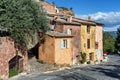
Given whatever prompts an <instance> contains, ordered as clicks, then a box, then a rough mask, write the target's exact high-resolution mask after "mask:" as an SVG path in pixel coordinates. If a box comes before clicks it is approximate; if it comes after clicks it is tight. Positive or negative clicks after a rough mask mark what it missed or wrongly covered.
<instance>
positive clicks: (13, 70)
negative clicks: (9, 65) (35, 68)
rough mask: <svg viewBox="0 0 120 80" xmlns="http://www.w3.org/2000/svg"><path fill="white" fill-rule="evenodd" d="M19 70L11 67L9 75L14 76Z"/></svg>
mask: <svg viewBox="0 0 120 80" xmlns="http://www.w3.org/2000/svg"><path fill="white" fill-rule="evenodd" d="M18 73H19V71H18V70H16V69H10V71H9V77H13V76H15V75H18Z"/></svg>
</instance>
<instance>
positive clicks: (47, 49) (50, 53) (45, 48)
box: [38, 36, 55, 64]
mask: <svg viewBox="0 0 120 80" xmlns="http://www.w3.org/2000/svg"><path fill="white" fill-rule="evenodd" d="M54 53H55V44H54V38H52V37H49V36H46V38H45V42H44V44H43V43H41V44H40V45H39V55H38V60H40V61H41V60H42V61H44V62H47V63H52V64H53V63H54Z"/></svg>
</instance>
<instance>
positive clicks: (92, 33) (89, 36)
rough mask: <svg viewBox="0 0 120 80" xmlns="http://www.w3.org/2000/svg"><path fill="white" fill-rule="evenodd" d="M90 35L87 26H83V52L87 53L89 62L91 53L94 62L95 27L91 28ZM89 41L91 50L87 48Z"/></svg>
mask: <svg viewBox="0 0 120 80" xmlns="http://www.w3.org/2000/svg"><path fill="white" fill-rule="evenodd" d="M90 27H91V28H90V34H88V33H87V25H81V35H80V37H81V51H82V52H85V53H87V58H86V59H87V61H88V60H89V53H93V56H94V57H93V61H95V60H96V57H95V26H90ZM87 39H90V49H88V48H87Z"/></svg>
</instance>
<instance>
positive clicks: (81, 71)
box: [11, 55, 120, 80]
mask: <svg viewBox="0 0 120 80" xmlns="http://www.w3.org/2000/svg"><path fill="white" fill-rule="evenodd" d="M11 80H120V56H119V55H109V62H107V63H102V64H98V65H90V66H84V67H81V65H80V67H76V68H72V69H65V70H62V71H56V72H52V73H38V72H36V73H34V74H29V75H24V76H20V77H16V78H12V79H11Z"/></svg>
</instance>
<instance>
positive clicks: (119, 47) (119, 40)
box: [115, 27, 120, 51]
mask: <svg viewBox="0 0 120 80" xmlns="http://www.w3.org/2000/svg"><path fill="white" fill-rule="evenodd" d="M115 48H116V50H117V51H120V27H119V28H118V29H117V37H116V41H115Z"/></svg>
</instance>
